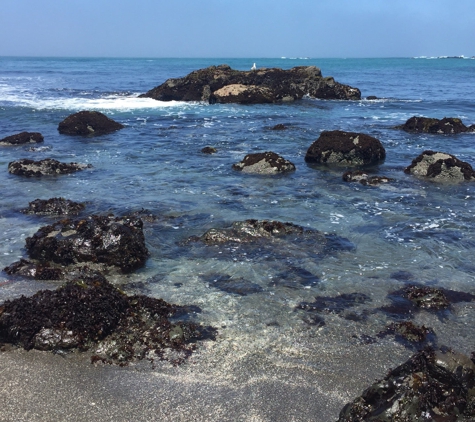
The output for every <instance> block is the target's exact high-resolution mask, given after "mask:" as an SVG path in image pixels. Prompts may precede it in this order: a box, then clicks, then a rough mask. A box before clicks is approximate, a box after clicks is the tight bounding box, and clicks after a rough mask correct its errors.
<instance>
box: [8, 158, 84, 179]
mask: <svg viewBox="0 0 475 422" xmlns="http://www.w3.org/2000/svg"><path fill="white" fill-rule="evenodd" d="M91 167H92V166H91V165H90V164H80V163H61V162H60V161H58V160H54V159H52V158H45V159H44V160H40V161H33V160H29V159H26V158H24V159H22V160H18V161H12V162H11V163H9V164H8V172H9V173H11V174H16V175H18V176H26V177H41V176H50V175H57V174H69V173H74V172H76V171H80V170H84V169H86V168H91Z"/></svg>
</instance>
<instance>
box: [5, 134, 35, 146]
mask: <svg viewBox="0 0 475 422" xmlns="http://www.w3.org/2000/svg"><path fill="white" fill-rule="evenodd" d="M43 140H44V138H43V135H42V134H41V133H38V132H21V133H17V134H16V135H11V136H7V137H6V138H3V139H0V145H22V144H37V143H40V142H43Z"/></svg>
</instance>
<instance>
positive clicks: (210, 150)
mask: <svg viewBox="0 0 475 422" xmlns="http://www.w3.org/2000/svg"><path fill="white" fill-rule="evenodd" d="M201 152H202V153H203V154H216V153H217V152H218V150H217V149H216V148H214V147H204V148H203V149H202V150H201Z"/></svg>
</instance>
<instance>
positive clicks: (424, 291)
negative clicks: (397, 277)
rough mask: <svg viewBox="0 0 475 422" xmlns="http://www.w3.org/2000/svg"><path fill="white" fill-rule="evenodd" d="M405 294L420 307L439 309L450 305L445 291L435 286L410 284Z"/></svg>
mask: <svg viewBox="0 0 475 422" xmlns="http://www.w3.org/2000/svg"><path fill="white" fill-rule="evenodd" d="M404 294H405V297H407V298H408V299H409V300H410V301H411V302H412V303H414V305H416V306H417V307H418V308H424V309H434V310H439V309H446V308H448V307H449V306H450V303H449V301H448V299H447V297H446V296H445V294H444V292H443V291H442V290H441V289H436V288H434V287H428V286H408V287H406V288H405V289H404Z"/></svg>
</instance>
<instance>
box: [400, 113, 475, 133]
mask: <svg viewBox="0 0 475 422" xmlns="http://www.w3.org/2000/svg"><path fill="white" fill-rule="evenodd" d="M396 129H402V130H404V131H406V132H409V133H433V134H455V133H463V132H473V131H475V125H472V126H470V127H467V126H465V125H464V124H463V123H462V120H460V119H457V118H454V117H444V118H443V119H440V120H439V119H434V118H430V117H417V116H413V117H411V118H410V119H408V120H407V121H406V123H404V124H403V125H400V126H396Z"/></svg>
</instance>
